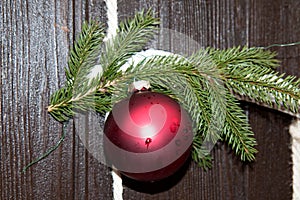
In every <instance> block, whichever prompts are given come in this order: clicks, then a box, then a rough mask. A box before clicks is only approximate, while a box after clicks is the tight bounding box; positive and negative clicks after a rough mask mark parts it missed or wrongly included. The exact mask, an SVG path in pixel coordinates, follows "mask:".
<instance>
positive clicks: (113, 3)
mask: <svg viewBox="0 0 300 200" xmlns="http://www.w3.org/2000/svg"><path fill="white" fill-rule="evenodd" d="M105 3H106V9H107V10H106V12H107V26H108V28H107V35H106V37H105V38H104V41H108V40H110V39H111V38H112V37H114V36H115V35H116V34H117V29H118V2H117V0H105ZM111 175H112V179H113V198H114V200H123V184H122V178H121V176H120V173H119V172H118V171H117V170H116V169H113V170H112V171H111Z"/></svg>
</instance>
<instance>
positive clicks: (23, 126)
mask: <svg viewBox="0 0 300 200" xmlns="http://www.w3.org/2000/svg"><path fill="white" fill-rule="evenodd" d="M0 10H1V20H0V28H1V29H0V31H1V50H0V52H1V59H0V61H1V68H0V77H1V78H0V84H1V92H0V94H1V96H0V100H1V101H0V102H1V103H0V111H1V118H0V120H1V121H0V124H1V125H0V127H1V133H0V139H1V145H0V157H1V163H0V172H1V173H0V187H1V188H0V191H1V192H0V199H83V198H86V199H89V198H91V199H97V198H99V199H111V198H112V191H111V187H109V185H111V178H110V175H109V170H108V168H107V167H105V166H103V165H102V164H101V163H99V162H98V161H97V160H95V159H94V158H93V157H92V156H91V155H90V154H89V153H88V152H87V151H86V150H85V147H84V145H83V144H82V143H81V141H80V139H79V138H78V136H77V134H76V132H75V130H74V128H73V124H72V121H71V122H70V124H69V125H68V128H67V136H66V139H65V141H64V142H63V144H62V145H61V147H59V149H58V150H56V151H55V152H54V153H52V154H51V155H50V156H49V157H47V158H46V159H44V160H43V161H41V162H39V163H38V164H36V165H34V166H32V167H31V168H30V169H29V170H28V171H27V172H26V173H25V174H22V173H21V170H22V168H23V167H24V166H25V165H26V164H28V163H29V162H30V161H31V160H33V159H35V158H37V157H38V156H40V155H41V154H43V152H45V151H46V150H48V149H49V148H50V147H51V146H53V145H54V144H55V143H56V142H57V141H58V140H59V137H60V135H61V134H62V126H61V124H60V123H58V122H56V121H55V120H54V119H52V118H51V117H50V115H49V114H48V113H47V110H46V108H47V106H48V103H49V98H50V94H52V93H53V92H54V91H55V90H56V89H58V88H59V87H61V86H62V85H63V83H64V80H65V75H64V67H66V66H67V59H68V54H69V47H70V46H72V44H73V41H74V39H75V36H76V35H77V34H78V33H79V32H80V29H81V24H82V22H83V20H84V19H88V18H96V19H99V20H102V21H105V19H106V17H105V16H106V11H105V7H104V2H103V1H73V2H72V1H35V0H28V1H1V2H0Z"/></svg>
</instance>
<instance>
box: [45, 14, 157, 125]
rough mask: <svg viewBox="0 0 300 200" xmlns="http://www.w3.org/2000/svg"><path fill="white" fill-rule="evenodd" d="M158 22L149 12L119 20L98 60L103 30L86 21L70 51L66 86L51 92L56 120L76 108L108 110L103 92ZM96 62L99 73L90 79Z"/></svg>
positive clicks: (107, 101) (62, 119) (70, 114)
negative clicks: (118, 24)
mask: <svg viewBox="0 0 300 200" xmlns="http://www.w3.org/2000/svg"><path fill="white" fill-rule="evenodd" d="M157 24H158V20H157V19H155V18H154V17H153V16H152V15H151V11H148V12H147V13H143V12H141V13H139V14H137V15H136V16H135V18H133V19H129V20H127V21H125V22H123V23H121V24H120V26H119V29H118V35H117V36H116V37H114V38H113V39H112V40H109V41H108V42H107V43H106V44H104V47H103V49H102V51H103V53H102V54H101V55H100V60H99V61H97V59H98V56H99V53H100V47H101V42H102V40H103V34H102V29H101V28H100V26H99V25H98V24H97V23H95V22H92V23H91V24H90V25H88V24H86V23H85V24H84V25H83V30H82V33H81V34H80V36H79V39H78V41H77V42H76V43H75V45H74V50H73V51H71V55H70V60H69V69H68V70H66V76H67V85H66V86H65V87H64V88H62V89H60V90H58V91H56V92H55V93H54V94H53V95H52V97H51V100H50V106H49V107H48V111H49V113H50V114H51V115H52V116H53V117H54V118H55V119H57V120H58V121H65V120H67V119H69V118H70V117H72V116H73V115H74V114H75V112H74V110H75V109H79V110H88V109H93V110H96V111H98V112H105V111H108V110H107V109H108V108H110V107H111V105H110V104H111V102H110V99H109V97H108V96H107V95H104V94H103V92H102V91H103V90H106V87H108V86H109V85H110V84H111V82H112V81H113V80H114V79H116V78H117V77H118V76H120V75H121V72H118V70H119V68H120V67H121V66H122V65H123V64H124V63H125V62H126V60H127V59H128V58H129V57H130V56H132V55H133V54H134V53H135V52H136V51H139V50H141V49H142V47H143V46H144V45H145V44H146V43H147V42H148V41H149V40H150V38H152V37H153V35H154V33H155V27H156V25H157ZM97 62H100V66H99V65H98V66H97V67H100V68H101V71H100V72H102V73H98V74H97V75H96V76H95V75H93V74H92V76H94V77H92V78H91V77H89V74H90V73H91V72H93V68H94V66H95V65H96V63H97ZM101 77H103V78H101Z"/></svg>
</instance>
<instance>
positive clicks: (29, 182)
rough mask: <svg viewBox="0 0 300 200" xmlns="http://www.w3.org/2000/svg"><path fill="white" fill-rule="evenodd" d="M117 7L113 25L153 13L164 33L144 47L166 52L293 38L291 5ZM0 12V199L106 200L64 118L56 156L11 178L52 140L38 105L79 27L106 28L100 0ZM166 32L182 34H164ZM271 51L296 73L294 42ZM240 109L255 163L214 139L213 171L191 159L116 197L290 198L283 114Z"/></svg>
mask: <svg viewBox="0 0 300 200" xmlns="http://www.w3.org/2000/svg"><path fill="white" fill-rule="evenodd" d="M118 5H119V6H118V12H119V18H120V20H121V19H124V18H127V17H129V16H132V15H133V14H134V13H135V12H136V11H139V10H141V9H143V8H144V9H147V8H149V7H152V8H153V9H154V10H155V11H156V12H157V16H158V17H160V18H161V21H162V27H164V28H165V29H164V30H165V31H164V32H160V34H161V37H159V38H158V39H159V40H157V41H156V42H154V43H153V44H152V47H157V48H160V47H164V48H165V49H168V50H170V51H177V50H178V48H179V50H183V51H189V50H191V49H192V46H191V43H190V41H189V39H188V38H192V39H193V40H194V41H196V42H197V45H198V46H199V47H207V46H213V47H216V48H228V47H232V46H237V45H249V46H267V45H270V44H273V43H289V42H294V41H298V40H300V39H299V35H300V24H299V23H300V22H299V16H300V2H299V1H298V0H273V1H269V0H261V1H255V0H250V1H248V0H239V1H235V0H189V1H187V0H130V1H128V0H126V1H125V0H119V1H118ZM0 13H1V20H0V31H1V34H0V35H1V40H0V41H1V43H0V45H1V46H0V47H1V48H0V54H1V56H0V63H1V67H0V86H1V89H0V112H1V118H0V131H1V132H0V141H1V144H0V159H1V161H0V162H1V163H0V199H3V200H4V199H101V200H102V199H112V187H111V182H112V180H111V175H110V170H109V169H108V168H107V167H106V166H104V165H102V164H101V163H100V162H99V161H98V160H96V159H95V158H93V156H92V155H91V154H89V153H88V151H87V150H86V149H85V147H84V145H83V144H82V142H81V140H80V139H79V137H78V134H77V133H76V130H75V127H74V124H73V123H72V122H71V123H70V124H69V126H68V133H67V137H66V139H65V141H64V143H63V145H62V146H61V147H60V148H59V149H58V150H56V151H55V152H54V153H53V154H51V155H50V156H49V157H47V158H46V159H45V160H43V161H41V162H39V163H38V164H36V165H34V166H33V167H32V168H30V169H29V170H28V171H27V172H26V173H25V174H22V173H21V172H20V171H21V170H22V168H23V167H24V166H25V165H26V164H27V163H29V162H30V161H31V160H32V159H34V158H36V157H38V156H39V155H41V154H42V153H43V152H45V151H46V150H47V149H48V148H49V147H51V146H52V145H54V144H55V143H56V141H58V140H59V137H60V135H61V133H62V125H61V124H59V123H57V122H56V121H55V120H53V119H52V118H51V117H50V116H49V115H48V113H47V111H46V107H47V105H48V102H49V98H50V95H51V93H53V92H54V91H55V90H56V89H58V88H59V87H61V86H62V85H63V84H64V81H65V75H64V67H65V66H66V64H67V58H68V53H69V48H70V46H72V44H73V42H74V40H75V38H76V35H77V34H78V33H79V31H80V28H81V24H82V22H83V21H84V20H86V19H90V18H93V19H98V20H100V21H103V22H105V21H106V10H105V2H104V1H103V0H99V1H96V0H78V1H77V0H76V1H75V0H74V1H66V0H55V1H37V0H25V1H23V0H4V1H1V2H0ZM173 31H177V32H179V33H181V34H182V35H185V36H188V37H183V38H176V37H173V36H174V35H172V33H173ZM175 35H176V34H175ZM271 50H274V51H277V52H278V58H279V59H280V60H281V61H282V66H281V67H280V68H278V71H280V72H286V73H288V74H293V75H297V76H300V72H299V66H300V57H299V46H295V47H288V48H278V47H274V48H272V49H271ZM242 106H243V108H244V109H245V112H246V113H247V114H248V116H249V120H250V123H251V126H252V128H253V130H254V132H255V133H256V137H257V140H258V143H259V145H258V149H259V153H258V154H257V160H256V161H255V162H253V163H241V162H240V161H239V159H238V158H237V157H236V156H234V155H233V153H232V152H231V150H230V148H228V147H227V146H226V145H224V144H223V143H221V142H220V143H218V144H217V145H216V146H215V148H214V149H213V151H212V154H213V157H214V162H213V168H212V170H209V171H203V170H202V169H200V168H199V167H198V166H196V164H195V163H193V162H192V161H190V162H187V163H186V165H185V166H184V168H183V169H182V170H181V171H180V172H178V173H177V174H175V175H174V176H172V177H170V178H169V179H167V180H164V181H162V182H159V183H155V184H141V183H136V182H134V181H132V180H129V179H124V186H125V190H124V199H125V200H130V199H195V200H202V199H203V200H207V199H210V200H221V199H222V200H230V199H232V200H236V199H239V200H243V199H245V200H254V199H255V200H260V199H272V200H281V199H291V197H292V195H291V194H292V188H291V177H292V171H291V169H292V168H291V157H290V154H291V151H290V149H289V146H290V136H289V133H288V126H289V123H290V122H291V120H292V119H291V117H289V116H287V115H284V114H282V113H278V112H276V111H272V110H269V109H265V108H262V107H259V106H256V105H253V104H246V103H242ZM87 120H88V119H87Z"/></svg>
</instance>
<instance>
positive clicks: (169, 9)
mask: <svg viewBox="0 0 300 200" xmlns="http://www.w3.org/2000/svg"><path fill="white" fill-rule="evenodd" d="M298 4H299V2H298V1H289V2H285V1H272V2H270V1H267V0H265V1H233V0H226V1H218V0H216V1H176V0H169V1H159V0H153V1H151V0H144V1H130V2H128V1H126V2H125V1H124V0H119V1H118V5H119V7H118V11H119V18H120V19H124V18H126V17H129V16H132V15H133V14H134V13H135V12H136V11H139V10H141V9H148V8H149V7H152V8H153V9H154V11H156V12H157V16H158V17H160V18H161V26H162V27H164V28H168V29H172V30H176V31H178V32H181V33H184V34H186V35H188V36H190V37H191V38H193V39H194V40H196V41H197V42H198V44H199V46H200V47H207V46H212V47H216V48H228V47H232V46H237V45H242V46H243V45H249V46H252V45H256V46H266V45H270V44H273V43H289V42H293V41H297V35H298V34H297V33H298V32H299V28H298V27H299V26H298V20H297V19H298V17H297V16H299V5H298ZM287 19H289V20H287ZM292 30H293V31H292ZM298 40H299V38H298ZM161 44H162V41H159V42H158V43H156V44H155V45H156V46H155V47H156V48H160V47H161ZM178 44H180V45H186V47H185V48H188V47H189V45H190V44H189V43H188V42H186V41H178V40H172V38H171V39H170V37H169V38H168V41H167V43H165V44H162V45H163V46H164V47H165V46H166V45H169V47H168V50H170V51H173V50H174V46H176V45H178ZM298 48H299V47H297V46H296V47H289V48H285V49H284V48H283V49H282V48H272V50H278V53H279V54H278V58H279V59H283V63H282V66H281V67H280V68H279V69H278V70H279V71H280V72H285V71H287V72H288V73H289V74H294V75H298V76H299V74H298V73H299V72H298V70H297V69H298V66H299V54H298V52H299V49H298ZM289 55H291V56H289ZM290 57H291V59H289V58H290ZM291 64H292V65H291ZM243 108H244V109H245V111H246V112H247V113H248V115H249V113H250V115H249V117H250V123H251V125H252V126H253V130H254V131H255V134H256V135H257V137H258V140H259V146H258V148H259V150H262V151H263V153H259V154H258V159H257V162H255V163H254V164H253V163H252V164H247V163H245V164H242V163H240V162H239V159H238V158H236V157H235V156H233V153H232V152H231V150H230V149H229V148H228V147H226V145H217V146H216V147H215V149H214V150H213V152H212V153H213V157H214V159H215V160H214V166H213V169H212V170H210V171H208V172H203V171H202V170H201V169H199V168H198V167H197V166H196V165H195V164H193V163H192V164H191V165H190V166H189V167H188V168H187V171H186V174H185V175H183V177H182V179H180V181H179V182H178V183H177V184H175V185H172V187H170V188H169V189H168V190H166V191H160V192H157V193H154V194H152V193H151V194H149V190H151V189H149V188H147V187H149V186H148V185H144V187H145V188H147V189H145V188H144V189H140V188H141V187H143V186H141V185H140V186H139V187H138V188H139V189H136V188H135V186H133V185H132V184H128V185H127V187H126V189H125V192H124V197H125V199H135V198H138V199H151V198H157V199H164V198H170V199H266V198H267V199H271V198H272V199H291V186H290V184H291V174H292V172H291V165H289V163H290V162H291V158H290V153H291V152H290V150H289V140H290V136H289V133H288V130H287V126H288V125H289V123H290V122H291V118H290V117H287V116H286V115H282V114H280V113H277V112H275V113H274V112H273V111H271V110H268V109H261V108H260V107H258V106H255V105H252V104H250V105H248V106H246V107H243ZM261 115H264V116H265V115H267V116H268V117H267V118H262V117H261ZM262 127H264V128H262ZM270 127H272V128H270ZM266 130H272V131H271V132H272V135H271V136H270V134H271V133H268V131H266ZM267 134H268V135H267ZM279 138H281V139H279ZM269 142H270V143H269ZM261 143H262V144H261ZM269 145H271V146H273V148H275V149H274V150H273V149H270V148H269ZM276 146H277V147H278V148H279V149H280V153H279V158H276V157H275V155H274V154H273V156H271V157H270V158H272V159H270V160H272V161H268V159H269V155H268V153H272V151H274V152H277V153H278V150H277V149H276ZM279 146H280V147H279ZM276 159H277V160H276ZM279 159H280V162H279ZM274 162H276V163H277V165H276V167H275V168H274ZM278 162H279V163H278ZM279 171H280V172H279ZM265 172H268V173H265ZM264 173H265V174H264ZM278 173H281V175H280V176H278ZM178 176H180V175H178ZM258 177H260V179H259V180H258ZM275 177H277V178H275ZM126 184H127V183H126V182H125V186H126ZM166 184H170V183H166ZM271 186H272V191H273V193H272V194H270V193H269V192H267V191H269V190H268V187H271ZM279 190H280V191H279Z"/></svg>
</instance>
